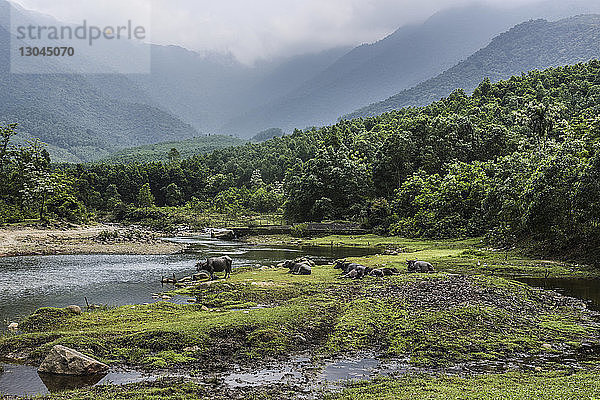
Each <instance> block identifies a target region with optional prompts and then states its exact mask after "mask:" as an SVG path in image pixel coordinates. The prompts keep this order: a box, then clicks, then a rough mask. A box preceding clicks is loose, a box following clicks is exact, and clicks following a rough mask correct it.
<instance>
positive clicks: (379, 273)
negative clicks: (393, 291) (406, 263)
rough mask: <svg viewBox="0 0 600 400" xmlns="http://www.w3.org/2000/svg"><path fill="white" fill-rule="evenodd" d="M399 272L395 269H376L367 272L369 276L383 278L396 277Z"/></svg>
mask: <svg viewBox="0 0 600 400" xmlns="http://www.w3.org/2000/svg"><path fill="white" fill-rule="evenodd" d="M399 273H400V271H398V270H397V269H396V268H377V269H374V270H372V271H371V272H369V276H377V277H380V278H383V277H384V276H392V275H398V274H399Z"/></svg>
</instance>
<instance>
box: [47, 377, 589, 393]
mask: <svg viewBox="0 0 600 400" xmlns="http://www.w3.org/2000/svg"><path fill="white" fill-rule="evenodd" d="M599 378H600V372H598V371H593V372H575V373H572V372H570V371H554V372H537V373H536V372H533V373H526V372H525V373H524V372H511V373H506V374H489V375H485V376H476V377H448V376H441V377H440V376H437V377H436V376H422V375H420V376H410V375H409V376H406V377H404V378H400V379H389V378H388V379H380V380H376V381H374V382H362V383H355V384H352V385H351V386H350V387H349V388H348V389H346V390H344V391H342V392H341V393H329V394H323V395H322V396H323V397H325V399H326V400H350V399H361V400H414V399H429V400H447V399H473V400H490V399H503V400H556V399H561V400H593V399H596V398H598V397H600V385H598V379H599ZM296 389H297V388H294V387H293V386H289V385H284V384H280V385H269V386H266V387H258V388H224V387H222V386H221V385H219V384H211V385H209V384H195V383H190V382H185V381H183V380H181V379H180V380H161V381H158V382H152V383H139V384H132V385H126V386H110V385H107V386H101V387H96V388H92V389H88V390H80V391H77V392H76V396H77V399H78V400H105V399H106V400H121V399H122V400H131V399H140V400H141V399H144V400H163V399H166V398H177V399H179V400H196V399H213V400H245V399H265V400H266V399H279V400H297V399H303V398H306V396H305V394H303V393H298V392H297V390H296ZM74 396H75V393H63V394H60V393H59V394H54V395H50V396H44V397H42V399H48V400H69V399H73V398H75V397H74ZM320 397H321V396H319V397H317V398H320Z"/></svg>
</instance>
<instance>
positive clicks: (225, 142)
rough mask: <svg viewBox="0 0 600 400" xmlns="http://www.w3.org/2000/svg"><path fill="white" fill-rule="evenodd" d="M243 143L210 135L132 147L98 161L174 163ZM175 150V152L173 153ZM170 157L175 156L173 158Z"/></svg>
mask: <svg viewBox="0 0 600 400" xmlns="http://www.w3.org/2000/svg"><path fill="white" fill-rule="evenodd" d="M244 143H245V141H244V140H242V139H238V138H236V137H233V136H222V135H211V136H200V137H195V138H192V139H186V140H182V141H179V142H166V143H157V144H149V145H145V146H138V147H133V148H130V149H124V150H119V151H117V152H114V153H111V154H110V156H108V157H106V158H104V159H102V160H100V162H103V163H107V164H128V163H149V162H157V161H162V162H167V161H169V162H174V161H178V160H180V159H184V158H190V157H193V156H195V155H197V154H204V153H210V152H212V151H214V150H218V149H222V148H225V147H230V146H240V145H242V144H244ZM173 149H175V150H176V151H177V152H176V153H173V152H172V150H173ZM172 155H175V157H173V156H172Z"/></svg>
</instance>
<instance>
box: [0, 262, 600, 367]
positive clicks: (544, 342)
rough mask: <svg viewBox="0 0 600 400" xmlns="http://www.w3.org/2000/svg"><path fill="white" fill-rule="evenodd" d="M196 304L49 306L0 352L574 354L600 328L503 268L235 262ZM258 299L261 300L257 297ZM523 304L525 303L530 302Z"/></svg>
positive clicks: (139, 361)
mask: <svg viewBox="0 0 600 400" xmlns="http://www.w3.org/2000/svg"><path fill="white" fill-rule="evenodd" d="M178 293H179V294H184V295H188V296H194V297H195V298H196V299H197V304H193V305H176V304H171V303H164V302H159V303H156V304H151V305H136V306H123V307H118V308H112V309H107V310H92V311H89V312H85V313H84V314H83V315H74V314H69V313H67V312H65V311H63V310H58V309H52V308H43V309H40V310H38V311H37V312H36V313H34V314H33V315H32V316H30V317H29V318H27V319H26V320H25V321H23V324H22V329H23V331H24V333H23V334H22V335H18V336H10V335H9V336H5V337H2V338H1V339H0V356H6V355H7V354H8V353H13V354H21V355H23V356H24V357H25V359H26V360H27V361H28V362H39V360H40V359H41V358H43V357H44V356H45V354H46V353H47V352H48V351H49V349H50V348H51V347H52V346H54V345H56V344H62V345H66V346H70V347H74V348H76V349H78V350H80V351H82V352H84V353H87V354H90V355H92V356H94V357H97V358H99V359H101V360H102V361H105V362H108V363H111V364H115V363H125V364H128V365H134V366H141V367H145V368H166V367H176V366H185V367H186V368H188V369H190V370H195V371H205V370H209V369H210V368H216V370H221V369H227V368H228V366H230V365H231V363H232V362H239V363H242V364H243V365H244V364H250V365H252V364H255V363H260V362H261V360H262V361H264V360H268V359H272V358H277V359H280V358H287V357H291V356H292V355H293V354H295V353H298V352H301V351H306V350H309V351H311V353H312V354H313V355H314V356H327V355H329V356H332V355H348V354H353V353H355V352H357V351H360V350H370V351H377V352H380V353H382V354H384V355H389V356H399V357H409V360H410V362H411V363H412V364H414V365H416V366H425V367H428V368H435V367H439V366H447V365H454V364H456V363H461V362H472V361H481V360H506V359H509V358H510V357H513V356H516V355H523V354H528V355H530V357H533V358H534V359H535V358H536V357H537V358H538V359H540V360H542V359H543V357H544V354H545V353H548V352H550V353H554V352H559V353H560V354H564V355H565V356H566V355H573V354H577V352H578V348H579V346H581V344H582V343H585V342H589V341H593V340H596V339H597V338H598V337H599V336H600V332H599V331H598V328H597V327H596V326H595V325H594V323H593V313H591V312H589V311H587V310H586V309H585V308H581V307H578V306H577V304H576V303H573V302H572V301H567V300H565V299H564V298H562V297H561V296H560V295H558V294H554V293H551V292H544V291H540V290H537V289H532V288H530V287H528V286H527V285H524V284H520V283H516V282H512V281H509V280H505V279H503V278H494V277H486V276H481V275H476V276H472V277H464V276H457V275H447V274H443V273H438V274H431V275H420V274H406V273H403V274H401V275H398V276H395V277H389V278H385V279H379V278H366V279H365V280H363V281H360V282H356V281H351V280H345V279H340V278H339V271H338V270H334V269H333V268H332V267H331V266H318V267H315V268H313V275H311V276H310V277H303V276H296V275H291V274H289V273H288V272H287V270H285V269H278V268H275V269H274V268H261V269H251V268H248V269H243V270H238V271H235V272H234V274H233V275H232V277H231V279H230V280H228V281H217V282H214V283H212V284H200V285H196V286H193V287H191V288H187V289H181V290H179V291H178ZM257 305H260V307H256V306H257ZM524 310H526V312H524Z"/></svg>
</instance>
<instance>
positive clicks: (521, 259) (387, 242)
mask: <svg viewBox="0 0 600 400" xmlns="http://www.w3.org/2000/svg"><path fill="white" fill-rule="evenodd" d="M246 241H248V242H249V243H270V244H293V245H300V246H323V247H332V246H333V247H335V246H337V247H372V248H375V249H377V250H378V252H379V253H381V254H379V255H377V256H374V257H364V258H360V259H353V261H356V262H360V263H363V264H364V265H367V266H371V267H375V266H389V267H396V268H401V269H405V268H406V260H407V259H415V258H418V259H419V260H427V261H430V262H432V263H433V264H434V265H435V267H436V269H437V270H439V271H443V272H448V273H456V274H487V275H496V276H505V277H516V276H530V277H553V278H600V270H599V269H597V268H593V267H591V266H587V265H579V264H576V263H571V262H563V261H557V260H552V259H538V258H535V257H531V256H529V255H526V254H524V252H522V251H521V250H519V249H510V250H504V249H495V248H492V247H490V246H489V245H487V244H486V243H485V242H484V240H483V239H480V238H474V239H463V240H426V239H406V238H401V237H396V236H389V237H388V236H378V235H359V236H343V235H332V236H325V237H318V238H296V237H292V236H289V235H273V236H260V237H251V238H247V239H246Z"/></svg>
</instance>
